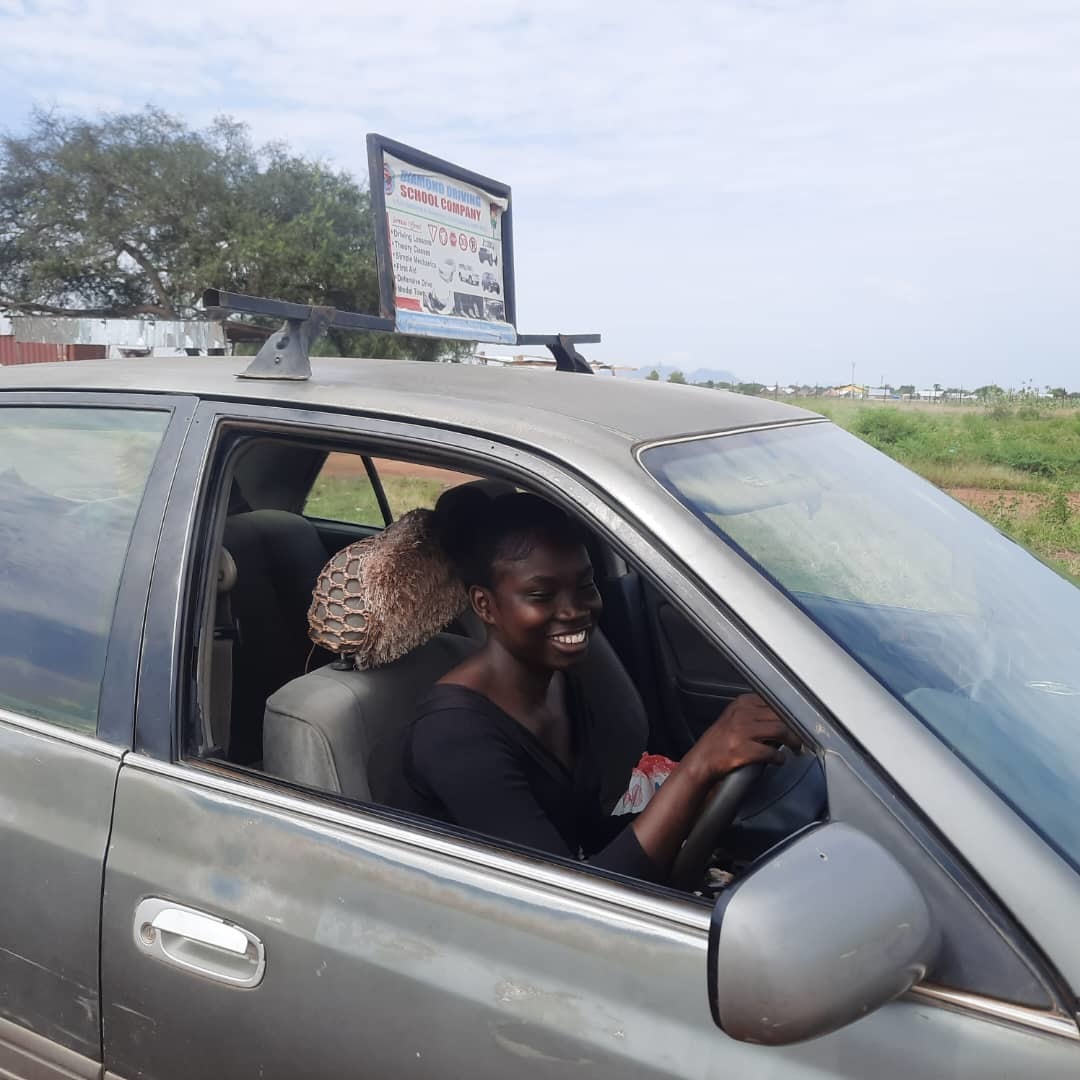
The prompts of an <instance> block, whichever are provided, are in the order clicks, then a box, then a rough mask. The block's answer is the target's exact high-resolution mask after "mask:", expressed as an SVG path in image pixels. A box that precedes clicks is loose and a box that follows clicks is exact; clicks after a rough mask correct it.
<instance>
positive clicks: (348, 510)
mask: <svg viewBox="0 0 1080 1080" xmlns="http://www.w3.org/2000/svg"><path fill="white" fill-rule="evenodd" d="M372 461H373V464H374V466H375V470H376V472H377V473H378V476H379V482H380V483H381V484H382V487H383V491H384V492H385V493H386V501H387V502H388V503H389V504H390V513H391V515H392V517H393V518H394V519H395V520H396V519H397V518H399V517H401V515H402V514H404V513H407V512H408V511H409V510H415V509H417V508H418V507H422V508H425V509H428V510H430V509H432V507H434V505H435V503H436V501H437V500H438V498H439V496H440V495H441V494H442V493H443V492H444V491H446V489H447V488H451V487H456V486H457V485H458V484H466V483H468V482H469V481H470V480H475V479H476V477H475V476H471V475H470V474H468V473H462V472H457V471H455V470H452V469H440V468H438V467H436V466H433V465H417V464H414V463H413V462H409V461H395V460H393V459H391V458H373V459H372ZM304 513H305V514H307V515H308V516H309V517H320V518H328V519H330V520H332V521H346V522H349V523H350V524H354V525H373V526H377V527H381V526H382V525H383V524H385V522H384V521H383V516H382V513H381V512H380V510H379V502H378V499H377V498H376V497H375V491H374V488H373V487H372V486H371V481H370V480H369V479H368V475H367V471H366V470H365V469H364V461H363V458H361V457H360V456H359V455H358V454H328V455H327V458H326V464H325V465H323V467H322V470H321V471H320V472H319V475H318V477H317V479H316V480H315V483H314V485H313V486H312V488H311V493H310V494H309V495H308V499H307V503H306V504H305V506H304Z"/></svg>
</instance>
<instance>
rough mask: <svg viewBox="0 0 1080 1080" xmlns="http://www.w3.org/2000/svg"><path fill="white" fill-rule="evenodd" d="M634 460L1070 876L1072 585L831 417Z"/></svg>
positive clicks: (1077, 658)
mask: <svg viewBox="0 0 1080 1080" xmlns="http://www.w3.org/2000/svg"><path fill="white" fill-rule="evenodd" d="M642 463H643V464H644V465H645V467H646V468H647V469H648V470H649V471H650V472H651V473H652V474H653V476H654V477H655V478H656V479H657V480H658V481H659V482H660V483H661V484H663V485H664V486H665V487H666V488H667V489H668V490H669V491H671V492H672V494H674V495H675V496H676V497H677V498H678V499H679V500H680V501H681V502H682V503H683V504H684V505H685V506H687V507H688V508H689V509H690V510H692V511H694V513H695V514H697V515H698V516H699V517H700V518H701V519H702V520H703V521H705V522H706V523H707V524H708V525H709V526H710V528H712V529H713V530H714V531H715V532H716V533H717V534H718V535H719V536H721V537H722V538H723V539H724V540H725V541H726V542H727V543H728V544H730V545H731V546H732V547H733V548H735V549H736V550H737V551H738V552H739V553H740V554H742V555H743V556H744V557H745V558H747V559H748V560H749V561H751V562H752V563H754V564H756V565H757V566H758V567H759V568H760V569H762V570H763V571H764V572H765V573H766V574H767V575H768V576H769V577H770V578H772V580H773V581H775V582H776V584H777V585H779V586H780V588H782V589H783V590H784V591H785V592H786V593H787V594H788V595H789V596H790V597H791V598H792V599H793V600H794V601H795V602H796V603H797V604H798V605H799V606H800V607H802V608H803V610H804V611H806V612H807V613H808V614H809V615H810V616H811V617H812V618H813V619H814V620H815V621H816V622H817V623H818V624H819V625H820V626H821V627H822V628H823V629H824V630H825V631H826V632H827V633H828V634H829V635H830V636H831V637H833V638H834V639H835V640H836V641H837V642H838V643H839V644H840V645H842V646H843V647H844V648H845V649H846V650H847V651H848V652H849V653H850V654H851V655H852V656H854V657H855V658H856V659H857V660H858V661H859V662H860V663H861V664H862V665H863V666H864V667H865V668H866V669H867V670H868V671H869V672H870V673H871V674H873V675H874V676H875V677H876V678H877V679H878V680H879V681H880V682H881V683H882V684H884V686H885V687H887V688H888V689H889V690H890V691H891V692H892V693H893V694H894V695H896V697H897V698H899V699H900V700H901V701H902V702H903V703H904V704H905V705H906V706H907V707H908V708H909V709H910V710H911V711H912V712H913V713H914V714H915V715H916V716H917V717H919V719H921V720H922V721H923V722H924V723H925V724H926V725H927V726H928V727H929V728H930V729H931V730H932V731H933V732H935V733H936V734H937V735H938V736H939V737H940V738H941V739H943V740H944V741H945V742H946V743H947V744H948V745H949V746H950V747H951V748H952V749H953V750H954V751H955V752H956V753H957V754H958V755H959V756H960V757H961V758H963V759H964V760H965V761H966V762H967V763H968V764H969V765H970V766H971V767H972V768H973V769H975V770H976V771H977V772H978V773H980V774H981V775H982V776H983V777H984V779H985V780H986V781H987V782H988V783H989V784H991V785H992V786H993V787H994V788H995V789H996V790H997V791H998V792H999V793H1000V794H1001V795H1002V796H1003V797H1004V798H1005V799H1006V800H1008V802H1009V803H1011V804H1012V806H1013V807H1014V808H1015V809H1016V810H1017V811H1018V812H1019V813H1020V814H1022V815H1023V816H1024V817H1025V818H1026V819H1027V821H1028V822H1030V823H1031V824H1032V825H1033V826H1034V827H1035V828H1036V829H1037V830H1038V831H1039V832H1040V833H1041V834H1042V835H1043V836H1045V837H1046V839H1047V840H1048V841H1049V842H1050V843H1051V844H1052V845H1053V846H1054V847H1055V848H1056V849H1057V850H1058V851H1059V852H1061V853H1062V854H1063V855H1064V856H1065V857H1066V858H1067V859H1068V860H1069V861H1070V862H1071V863H1072V864H1073V866H1075V867H1077V868H1078V869H1080V744H1078V735H1080V590H1078V589H1077V588H1076V587H1074V586H1073V585H1071V584H1070V583H1069V582H1067V581H1066V580H1065V579H1064V578H1062V577H1059V576H1058V575H1057V574H1056V573H1055V572H1054V571H1053V570H1051V569H1049V568H1048V567H1046V566H1044V565H1043V564H1042V563H1041V562H1039V561H1038V560H1037V559H1035V558H1034V557H1033V556H1031V555H1029V554H1028V553H1027V552H1025V551H1024V550H1023V549H1022V548H1021V547H1019V546H1018V545H1016V544H1015V543H1013V542H1012V541H1011V540H1008V539H1007V538H1005V537H1004V536H1002V535H1001V534H1000V533H999V532H997V530H996V529H994V528H993V527H992V526H990V525H988V524H987V523H986V522H984V521H982V520H981V519H980V518H978V517H976V516H975V515H974V514H973V513H971V512H970V511H968V510H966V509H965V508H964V507H962V506H961V505H960V504H959V503H957V502H955V501H954V500H953V499H951V498H949V497H948V496H947V495H944V494H942V493H941V492H940V491H938V490H937V489H936V488H935V487H933V486H932V485H931V484H929V483H927V482H926V481H925V480H922V479H921V478H920V477H918V476H916V475H915V474H914V473H912V472H909V471H908V470H907V469H905V468H903V467H902V466H900V465H897V464H896V463H895V462H893V461H891V460H890V459H889V458H887V457H885V455H883V454H880V453H878V452H877V451H876V450H873V449H871V448H870V447H869V446H867V445H866V444H864V443H862V442H860V441H859V440H858V439H856V438H855V437H854V436H852V435H849V434H847V433H846V432H844V431H842V430H840V429H838V428H836V427H834V426H833V425H832V424H825V423H811V424H807V425H802V426H795V427H787V428H773V429H770V430H764V431H756V432H750V433H744V434H737V435H728V436H714V437H710V438H704V439H695V440H692V441H688V442H682V443H675V444H669V445H666V446H658V447H654V448H652V449H650V450H647V451H645V452H644V453H643V455H642Z"/></svg>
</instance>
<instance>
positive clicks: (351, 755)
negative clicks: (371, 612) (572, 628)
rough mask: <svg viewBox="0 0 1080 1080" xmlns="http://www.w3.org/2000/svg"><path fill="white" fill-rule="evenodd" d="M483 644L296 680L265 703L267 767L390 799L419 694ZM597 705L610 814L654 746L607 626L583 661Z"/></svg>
mask: <svg viewBox="0 0 1080 1080" xmlns="http://www.w3.org/2000/svg"><path fill="white" fill-rule="evenodd" d="M479 648H480V642H478V641H475V640H472V639H470V638H465V637H460V636H459V635H457V634H446V633H443V634H436V635H435V636H434V637H433V638H431V640H430V641H428V642H426V643H425V644H424V645H421V646H420V647H419V648H418V649H414V650H413V651H412V652H410V653H408V654H406V655H405V656H403V657H402V658H401V659H400V660H395V661H394V663H392V664H387V665H386V666H385V667H381V668H372V669H370V670H368V671H357V670H355V669H353V668H345V669H339V668H338V667H337V666H335V665H334V664H328V665H327V666H326V667H322V668H319V669H318V670H317V671H312V672H309V673H308V674H307V675H301V676H300V677H299V678H297V679H293V680H292V681H291V682H289V683H287V684H286V685H285V686H283V687H282V688H281V689H280V690H278V691H277V692H276V693H275V694H273V695H271V697H270V699H269V701H267V703H266V717H265V720H264V724H263V769H264V770H265V771H266V772H268V773H270V774H272V775H274V776H280V777H281V778H282V779H284V780H291V781H292V782H293V783H297V784H303V785H305V786H307V787H312V788H315V789H317V790H320V791H333V792H337V793H340V794H342V795H346V796H348V797H349V798H352V799H359V800H361V801H362V802H386V801H387V800H388V799H389V798H390V796H391V793H393V792H395V791H401V790H403V783H402V781H403V778H402V776H401V770H402V765H403V760H404V759H403V750H404V741H405V737H406V733H407V731H408V728H409V724H410V722H411V721H412V719H413V717H414V716H415V715H416V707H417V705H418V703H419V701H420V699H421V698H422V697H423V696H424V695H425V694H426V693H427V692H428V690H430V689H431V687H432V686H433V685H434V684H435V683H436V682H438V680H439V679H441V678H442V677H443V676H444V675H445V674H446V673H447V672H448V671H450V670H451V669H452V668H455V667H457V665H458V664H460V663H461V662H462V660H464V659H465V658H466V657H467V656H470V655H472V654H473V653H474V652H476V651H477V649H479ZM574 670H575V673H576V674H577V677H578V678H579V679H580V682H581V687H582V690H583V692H584V695H585V699H586V702H587V703H588V707H589V709H590V711H591V713H592V722H593V733H594V744H595V746H596V747H597V752H598V754H599V756H600V758H601V762H602V768H603V779H602V784H601V802H602V804H603V807H604V810H605V811H606V812H610V810H611V809H612V807H614V805H615V803H616V802H618V800H619V797H620V796H621V795H622V794H623V792H625V791H626V787H627V782H628V780H629V777H630V771H631V769H633V767H634V766H635V765H636V764H637V762H638V759H639V758H640V757H641V755H642V754H643V753H644V751H645V746H646V743H647V741H648V737H649V725H648V720H647V718H646V715H645V709H644V707H643V706H642V704H641V699H640V697H639V696H638V693H637V689H636V688H635V687H634V684H633V682H632V681H631V680H630V676H629V675H627V673H626V671H625V669H624V668H623V666H622V664H621V663H620V662H619V658H618V657H617V656H616V655H615V652H614V650H613V649H612V648H611V646H610V645H609V644H608V643H607V641H606V640H605V639H604V636H603V635H602V634H600V633H599V632H597V633H595V634H594V636H593V640H592V643H591V644H590V646H589V653H588V657H587V658H586V659H585V660H584V661H583V662H582V663H581V664H580V665H579V666H578V667H577V668H575V669H574Z"/></svg>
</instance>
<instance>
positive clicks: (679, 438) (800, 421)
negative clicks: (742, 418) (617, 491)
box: [634, 416, 832, 476]
mask: <svg viewBox="0 0 1080 1080" xmlns="http://www.w3.org/2000/svg"><path fill="white" fill-rule="evenodd" d="M831 423H832V421H831V420H830V419H829V418H828V417H827V416H800V417H797V418H796V419H794V420H766V421H764V422H762V423H760V424H746V425H744V426H743V427H734V428H724V430H723V431H699V432H697V433H696V434H693V435H675V436H671V437H670V438H663V439H650V440H649V441H648V442H643V443H638V444H637V446H635V447H634V459H635V460H636V461H637V463H638V464H639V465H640V466H641V467H642V468H643V469H645V471H646V472H648V469H647V468H646V466H645V464H644V463H643V462H642V460H641V455H642V454H644V453H645V451H646V450H652V449H654V448H655V447H657V446H676V445H678V444H679V443H688V442H701V441H702V440H703V439H723V438H726V437H727V436H728V435H745V434H747V432H750V431H771V430H772V429H773V428H789V427H805V426H806V425H807V424H831ZM649 475H650V476H651V475H652V473H649Z"/></svg>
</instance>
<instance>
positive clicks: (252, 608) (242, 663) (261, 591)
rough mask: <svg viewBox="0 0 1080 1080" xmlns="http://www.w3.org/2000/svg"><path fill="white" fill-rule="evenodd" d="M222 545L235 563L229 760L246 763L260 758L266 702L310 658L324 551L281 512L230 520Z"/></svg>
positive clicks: (294, 518)
mask: <svg viewBox="0 0 1080 1080" xmlns="http://www.w3.org/2000/svg"><path fill="white" fill-rule="evenodd" d="M223 543H224V545H225V547H226V548H228V550H229V552H230V553H231V554H232V557H233V561H234V562H235V564H236V584H235V586H234V587H233V589H232V593H231V602H232V614H233V618H234V619H235V620H236V624H237V626H238V628H239V639H238V641H237V643H236V647H235V649H234V652H233V693H232V710H231V717H230V724H229V726H230V731H229V733H228V745H229V757H230V759H231V760H232V761H236V762H239V763H241V764H251V763H253V762H256V761H258V760H259V758H260V756H261V754H262V722H263V710H264V709H265V707H266V699H267V698H268V697H269V696H270V695H271V694H272V693H273V692H274V691H275V690H277V689H278V687H280V686H281V685H283V684H284V683H286V682H288V680H289V679H292V678H295V677H296V676H297V675H300V674H301V673H302V672H303V671H304V670H305V667H306V665H307V661H308V657H309V656H310V655H311V649H312V646H311V641H310V640H309V639H308V636H307V609H308V605H309V604H310V603H311V590H312V588H313V586H314V585H315V579H316V578H317V577H318V576H319V571H320V570H322V568H323V565H324V564H325V562H326V558H327V551H326V548H325V546H324V545H323V542H322V540H321V539H320V538H319V534H318V532H317V531H316V530H315V526H314V525H312V524H311V522H310V521H308V520H307V519H306V518H303V517H301V516H300V515H298V514H290V513H286V512H285V511H283V510H251V511H248V512H247V513H242V514H233V515H232V516H230V517H229V518H228V519H227V520H226V523H225V535H224V537H223ZM325 659H326V657H325V654H323V655H321V656H320V658H319V662H320V663H321V662H323V661H325Z"/></svg>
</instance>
